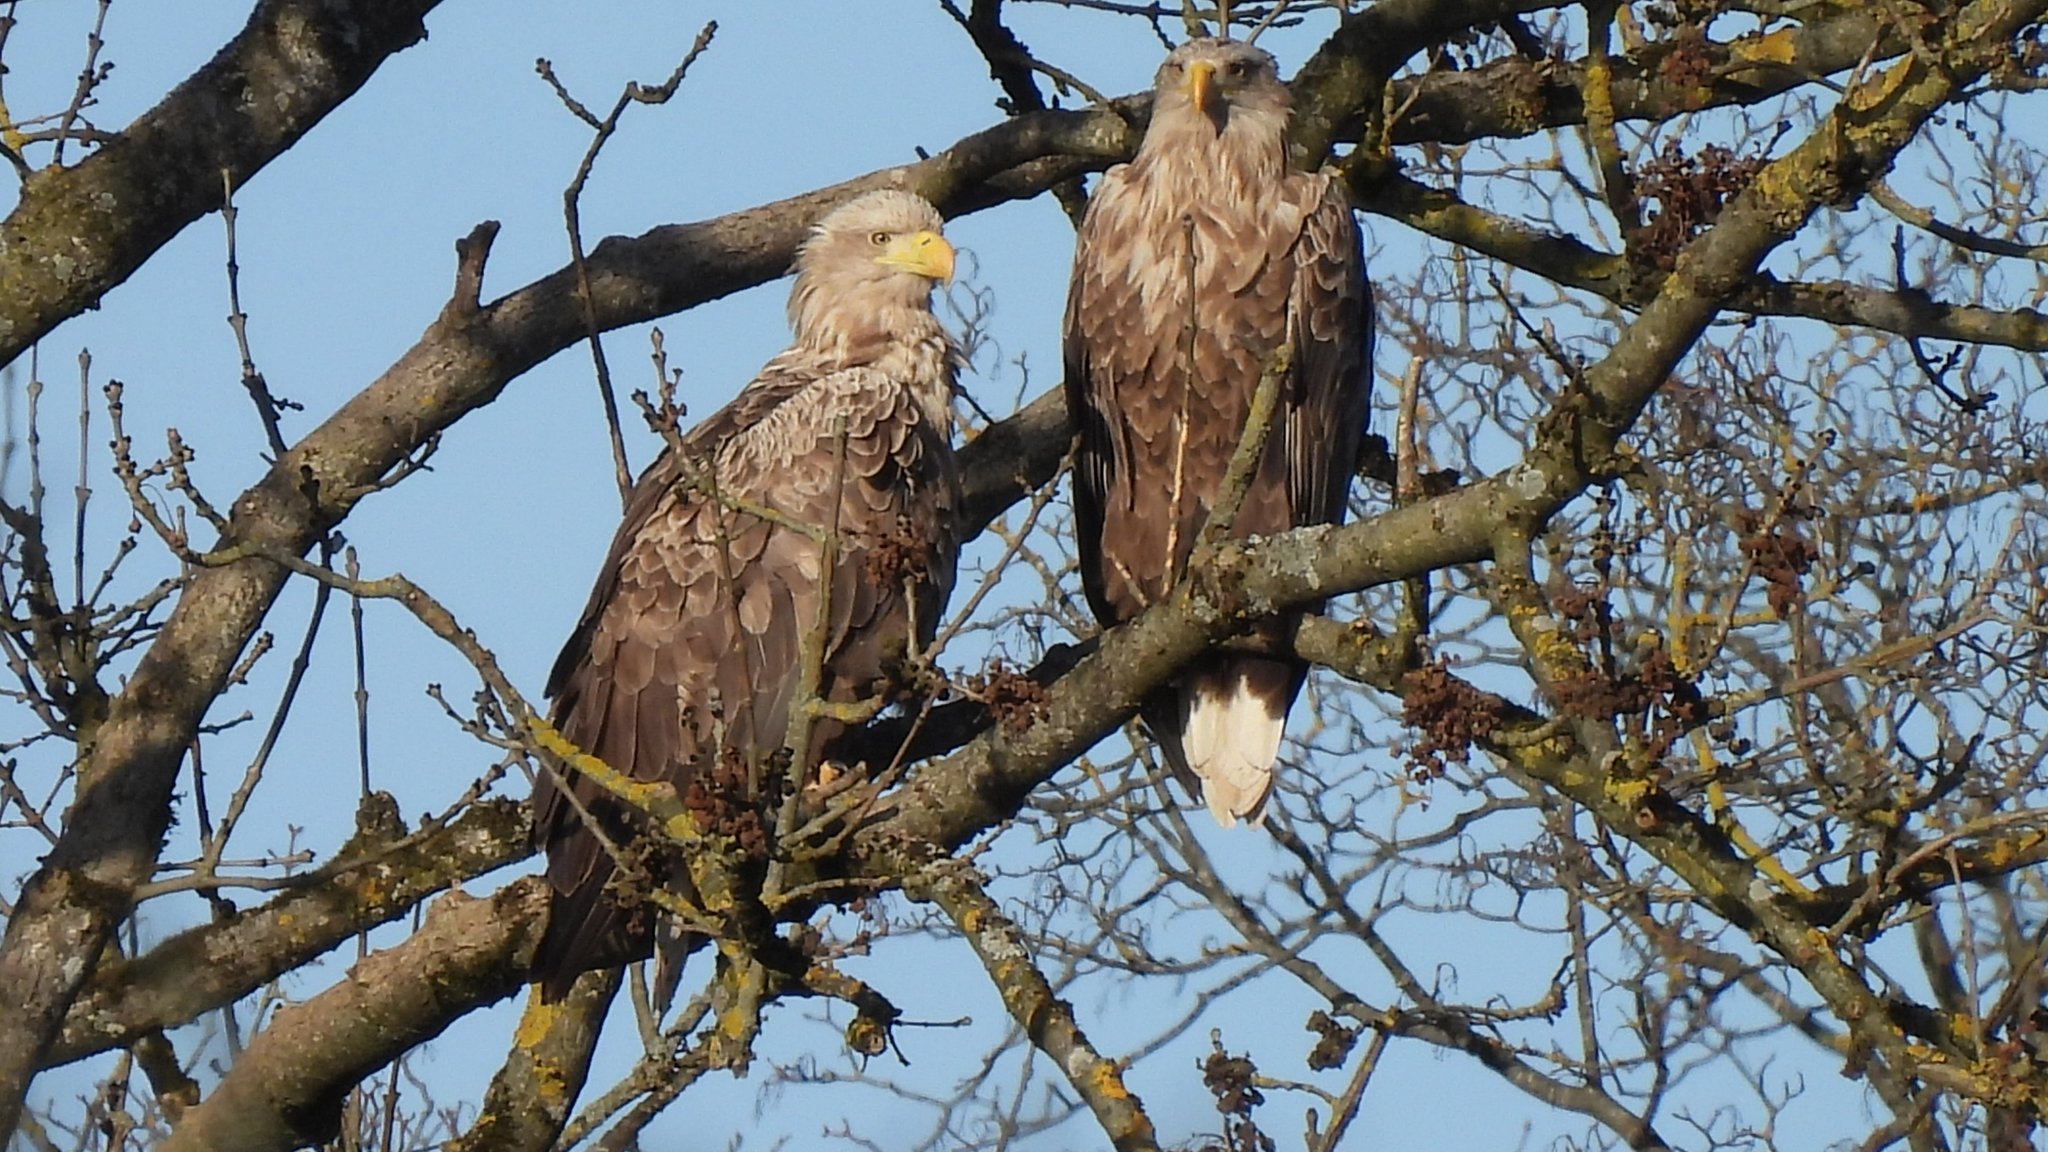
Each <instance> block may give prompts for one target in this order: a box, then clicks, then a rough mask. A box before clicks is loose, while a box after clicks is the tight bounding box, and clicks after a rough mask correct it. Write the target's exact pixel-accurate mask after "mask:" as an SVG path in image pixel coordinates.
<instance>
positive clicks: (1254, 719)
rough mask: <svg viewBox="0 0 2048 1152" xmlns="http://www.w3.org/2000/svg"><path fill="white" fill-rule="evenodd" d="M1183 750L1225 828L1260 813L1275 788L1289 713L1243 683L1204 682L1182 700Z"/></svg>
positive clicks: (1242, 681)
mask: <svg viewBox="0 0 2048 1152" xmlns="http://www.w3.org/2000/svg"><path fill="white" fill-rule="evenodd" d="M1181 708H1182V712H1183V716H1182V721H1183V722H1182V724H1181V747H1182V748H1183V750H1184V751H1185V752H1186V753H1187V759H1188V767H1189V768H1190V769H1192V770H1193V771H1194V773H1195V775H1196V776H1199V777H1201V780H1202V798H1203V799H1204V800H1205V801H1207V802H1208V805H1209V811H1210V813H1211V814H1213V815H1214V816H1215V817H1216V822H1217V823H1218V824H1221V825H1222V826H1223V827H1225V828H1230V827H1233V826H1235V825H1236V824H1237V822H1238V820H1240V819H1242V818H1244V817H1247V816H1252V815H1254V814H1256V813H1257V812H1258V811H1259V810H1260V809H1261V808H1263V807H1264V806H1265V803H1266V795H1267V793H1269V792H1271V791H1272V789H1273V761H1274V759H1275V758H1276V757H1278V756H1279V755H1280V737H1281V734H1282V733H1283V732H1284V731H1285V730H1286V728H1287V715H1286V713H1284V712H1283V713H1281V714H1280V715H1278V716H1276V715H1274V714H1273V709H1272V706H1271V705H1269V704H1268V703H1267V702H1266V701H1264V700H1262V699H1260V698H1259V697H1257V696H1255V695H1253V694H1252V692H1251V689H1250V686H1249V685H1247V684H1246V683H1245V681H1244V679H1243V678H1242V677H1241V676H1240V677H1233V678H1232V679H1231V681H1230V682H1226V683H1225V684H1222V685H1213V686H1212V685H1209V684H1203V685H1201V686H1199V687H1197V688H1195V689H1194V690H1193V691H1192V692H1189V693H1188V694H1187V695H1186V696H1185V697H1183V699H1182V701H1181Z"/></svg>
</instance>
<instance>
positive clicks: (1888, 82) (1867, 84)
mask: <svg viewBox="0 0 2048 1152" xmlns="http://www.w3.org/2000/svg"><path fill="white" fill-rule="evenodd" d="M1912 74H1913V62H1912V61H1911V60H1903V61H1900V62H1899V63H1897V64H1894V65H1893V66H1891V67H1890V68H1887V69H1885V70H1884V71H1883V72H1882V73H1880V74H1879V75H1877V76H1874V77H1871V78H1870V79H1868V80H1865V81H1864V82H1863V83H1861V84H1858V85H1857V86H1855V87H1854V88H1851V89H1849V94H1848V96H1847V97H1846V99H1845V102H1846V103H1847V104H1848V105H1849V108H1850V109H1851V110H1852V111H1856V112H1867V111H1869V110H1870V109H1872V108H1875V107H1877V106H1878V105H1879V104H1882V103H1884V102H1885V101H1886V100H1889V99H1891V97H1892V94H1893V93H1894V92H1897V91H1898V90H1899V87H1900V86H1901V85H1903V84H1904V83H1905V82H1906V78H1907V77H1908V76H1911V75H1912Z"/></svg>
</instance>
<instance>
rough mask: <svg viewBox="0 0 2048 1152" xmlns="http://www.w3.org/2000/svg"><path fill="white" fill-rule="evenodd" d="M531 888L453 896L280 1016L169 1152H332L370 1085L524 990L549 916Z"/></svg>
mask: <svg viewBox="0 0 2048 1152" xmlns="http://www.w3.org/2000/svg"><path fill="white" fill-rule="evenodd" d="M547 899H548V895H547V885H546V883H544V882H543V881H541V880H538V879H535V878H528V879H524V880H520V881H518V882H516V883H514V884H511V885H509V886H508V887H506V888H503V889H501V890H499V891H498V893H497V894H495V895H493V896H490V897H488V898H484V899H474V898H471V897H467V896H462V895H459V894H451V895H449V896H444V897H442V898H441V900H440V901H439V902H438V903H436V904H435V905H434V907H433V908H431V909H430V910H429V911H428V913H427V922H426V923H425V924H424V925H423V926H422V927H421V928H420V930H419V931H418V932H416V933H414V934H413V935H412V936H410V937H408V938H407V939H406V941H405V942H404V943H402V944H400V945H398V946H397V947H395V948H391V949H388V950H386V951H383V952H377V953H373V954H371V955H370V956H369V957H368V958H366V959H364V960H363V961H362V962H361V963H359V964H357V965H356V966H355V967H354V968H353V969H351V970H350V971H349V974H348V976H347V978H345V979H344V980H342V982H341V983H339V984H337V985H335V986H334V987H332V988H330V989H328V990H327V991H325V992H322V993H321V994H320V995H318V996H315V997H314V998H312V999H311V1000H308V1001H306V1002H305V1003H303V1004H294V1005H292V1006H291V1007H289V1008H285V1009H283V1010H281V1011H279V1012H278V1013H277V1014H276V1015H275V1016H274V1017H272V1018H271V1020H270V1023H269V1025H268V1026H267V1027H265V1028H264V1030H263V1031H261V1032H259V1033H257V1034H256V1037H255V1039H254V1040H252V1041H251V1042H250V1044H249V1047H248V1048H247V1049H246V1050H245V1051H243V1053H242V1056H241V1059H239V1060H237V1061H236V1062H235V1065H234V1067H232V1068H230V1069H229V1070H228V1074H227V1076H226V1077H225V1078H224V1079H223V1080H222V1081H221V1082H220V1085H219V1087H217V1088H215V1089H214V1090H213V1093H212V1095H210V1096H208V1097H207V1099H206V1101H205V1102H204V1103H202V1104H200V1105H199V1106H198V1107H196V1108H193V1109H192V1110H190V1111H188V1112H187V1113H186V1114H185V1118H184V1120H183V1121H182V1122H180V1123H179V1124H178V1126H177V1128H176V1129H175V1130H174V1131H173V1132H172V1134H171V1138H170V1139H169V1140H166V1141H164V1143H163V1144H162V1148H163V1150H164V1152H285V1150H286V1149H291V1148H299V1147H304V1146H306V1145H319V1144H324V1143H326V1142H327V1141H328V1140H330V1139H332V1138H333V1137H334V1134H335V1131H336V1129H337V1127H338V1125H339V1124H340V1120H341V1104H342V1099H343V1097H345V1096H346V1095H347V1094H348V1091H349V1089H351V1088H353V1087H355V1086H356V1084H357V1083H358V1082H359V1081H361V1080H362V1078H363V1077H365V1076H367V1075H369V1074H370V1073H371V1072H373V1071H375V1070H376V1069H378V1068H380V1067H383V1066H384V1065H385V1064H388V1063H390V1062H391V1061H393V1060H395V1059H397V1058H398V1057H399V1056H401V1055H403V1054H404V1053H405V1052H406V1051H407V1050H409V1049H411V1048H413V1047H414V1046H416V1045H418V1044H422V1043H425V1042H426V1041H428V1040H431V1039H433V1038H434V1037H436V1036H438V1035H440V1034H441V1032H442V1030H443V1029H445V1028H447V1027H448V1025H450V1024H452V1023H454V1022H455V1021H456V1020H457V1019H459V1018H460V1017H461V1016H462V1015H464V1014H465V1013H467V1012H469V1011H471V1010H472V1009H474V1008H475V1007H477V1006H478V1005H480V1004H488V1003H490V1002H491V1001H494V1000H498V999H502V998H503V997H506V996H509V995H511V994H512V993H514V992H516V991H518V989H519V987H520V978H521V976H522V974H523V973H524V971H525V968H526V962H527V960H528V959H529V958H530V956H531V953H532V951H533V947H534V945H535V944H537V943H538V942H539V940H540V926H541V921H542V918H543V914H544V913H545V911H546V907H547Z"/></svg>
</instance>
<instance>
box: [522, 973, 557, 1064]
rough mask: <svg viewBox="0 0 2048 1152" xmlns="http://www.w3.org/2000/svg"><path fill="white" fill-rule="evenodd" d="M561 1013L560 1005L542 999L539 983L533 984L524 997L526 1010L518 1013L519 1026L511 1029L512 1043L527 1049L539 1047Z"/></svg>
mask: <svg viewBox="0 0 2048 1152" xmlns="http://www.w3.org/2000/svg"><path fill="white" fill-rule="evenodd" d="M561 1014H562V1006H561V1005H560V1004H549V1003H546V1002H545V1001H543V1000H542V999H541V997H540V988H539V985H535V986H534V988H533V989H532V990H531V992H530V994H529V995H528V996H527V997H526V1011H524V1012H522V1013H520V1014H519V1027H517V1028H515V1029H513V1031H512V1043H514V1044H516V1045H518V1046H519V1047H521V1048H525V1049H527V1050H529V1051H531V1050H532V1049H534V1048H536V1047H539V1045H540V1042H541V1040H542V1039H543V1038H544V1037H546V1036H547V1034H548V1029H550V1028H553V1027H554V1026H555V1019H556V1017H558V1016H560V1015H561Z"/></svg>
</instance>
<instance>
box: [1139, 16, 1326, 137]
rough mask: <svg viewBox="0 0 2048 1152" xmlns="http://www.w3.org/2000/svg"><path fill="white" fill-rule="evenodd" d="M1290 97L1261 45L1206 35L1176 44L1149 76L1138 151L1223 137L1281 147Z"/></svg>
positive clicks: (1284, 135)
mask: <svg viewBox="0 0 2048 1152" xmlns="http://www.w3.org/2000/svg"><path fill="white" fill-rule="evenodd" d="M1292 104H1293V101H1292V100H1291V99H1290V98H1289V96H1288V93H1287V86H1286V85H1285V84H1282V83H1281V82H1280V66H1279V64H1277V63H1276V62H1275V61H1274V60H1273V55H1272V53H1270V52H1267V51H1266V50H1265V49H1263V48H1254V47H1253V46H1251V45H1250V44H1245V43H1241V42H1239V41H1236V40H1219V39H1215V38H1213V37H1205V38H1203V39H1200V40H1190V41H1188V42H1187V43H1185V44H1182V45H1181V46H1180V47H1178V48H1175V49H1174V50H1173V51H1172V52H1171V53H1170V54H1168V56H1167V57H1166V63H1164V64H1161V65H1160V66H1159V74H1158V75H1157V76H1155V77H1154V78H1153V81H1152V126H1151V127H1150V128H1149V129H1148V130H1147V131H1146V133H1145V142H1144V145H1143V146H1142V149H1141V150H1142V151H1146V152H1151V151H1157V150H1158V149H1160V148H1162V147H1167V148H1174V147H1188V146H1198V145H1200V144H1202V143H1204V142H1208V141H1216V140H1222V141H1223V142H1224V144H1225V146H1226V147H1231V148H1235V149H1238V150H1249V149H1254V148H1257V149H1261V150H1265V149H1270V148H1277V147H1284V143H1283V142H1284V140H1285V138H1286V132H1287V111H1288V109H1289V108H1290V107H1291V106H1292Z"/></svg>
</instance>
